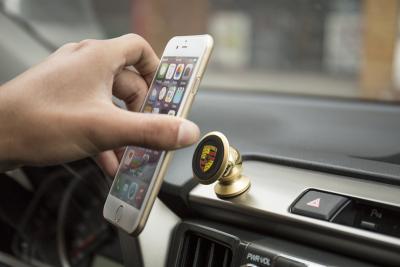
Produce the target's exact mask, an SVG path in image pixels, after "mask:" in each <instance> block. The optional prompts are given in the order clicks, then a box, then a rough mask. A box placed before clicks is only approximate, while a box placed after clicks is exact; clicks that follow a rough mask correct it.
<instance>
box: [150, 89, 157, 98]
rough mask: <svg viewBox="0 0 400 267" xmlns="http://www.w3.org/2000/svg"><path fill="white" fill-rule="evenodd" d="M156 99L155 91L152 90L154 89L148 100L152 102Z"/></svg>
mask: <svg viewBox="0 0 400 267" xmlns="http://www.w3.org/2000/svg"><path fill="white" fill-rule="evenodd" d="M156 97H157V89H156V88H154V89H153V90H152V91H151V94H150V97H149V99H150V100H152V101H154V100H156Z"/></svg>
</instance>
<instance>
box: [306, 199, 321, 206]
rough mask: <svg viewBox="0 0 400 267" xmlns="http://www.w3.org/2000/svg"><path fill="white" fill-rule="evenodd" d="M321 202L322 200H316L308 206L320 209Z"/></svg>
mask: <svg viewBox="0 0 400 267" xmlns="http://www.w3.org/2000/svg"><path fill="white" fill-rule="evenodd" d="M320 201H321V199H320V198H316V199H314V200H312V201H310V202H308V203H307V206H311V207H315V208H319V202H320Z"/></svg>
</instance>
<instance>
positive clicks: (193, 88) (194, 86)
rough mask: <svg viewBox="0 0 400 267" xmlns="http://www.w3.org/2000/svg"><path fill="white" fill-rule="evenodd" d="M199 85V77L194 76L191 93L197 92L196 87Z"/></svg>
mask: <svg viewBox="0 0 400 267" xmlns="http://www.w3.org/2000/svg"><path fill="white" fill-rule="evenodd" d="M199 86H200V77H196V80H195V81H194V85H193V87H192V90H191V93H192V94H194V95H195V94H196V93H197V89H199Z"/></svg>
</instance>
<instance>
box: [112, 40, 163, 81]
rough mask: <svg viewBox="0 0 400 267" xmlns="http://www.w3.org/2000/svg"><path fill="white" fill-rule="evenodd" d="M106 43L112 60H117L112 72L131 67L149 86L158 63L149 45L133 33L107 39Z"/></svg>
mask: <svg viewBox="0 0 400 267" xmlns="http://www.w3.org/2000/svg"><path fill="white" fill-rule="evenodd" d="M107 42H108V43H109V45H110V50H111V54H112V56H113V58H115V59H117V65H116V69H115V70H114V71H118V70H120V69H121V68H124V67H126V66H129V65H132V66H134V67H135V69H136V70H137V71H138V72H139V73H140V74H141V75H142V76H143V77H144V78H145V80H146V82H147V85H150V83H151V80H152V78H153V76H154V73H155V72H156V70H157V66H158V63H159V61H160V60H159V58H158V57H157V55H156V53H155V52H154V50H153V48H151V46H150V44H149V43H148V42H147V41H146V40H145V39H143V37H141V36H139V35H137V34H133V33H130V34H126V35H122V36H120V37H117V38H113V39H109V40H107Z"/></svg>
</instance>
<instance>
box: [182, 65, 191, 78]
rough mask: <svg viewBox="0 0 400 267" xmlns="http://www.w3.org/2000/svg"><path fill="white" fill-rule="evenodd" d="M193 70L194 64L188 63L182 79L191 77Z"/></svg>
mask: <svg viewBox="0 0 400 267" xmlns="http://www.w3.org/2000/svg"><path fill="white" fill-rule="evenodd" d="M192 70H193V64H187V65H186V67H185V70H184V71H183V76H182V79H183V80H187V79H189V77H190V74H192Z"/></svg>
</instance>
